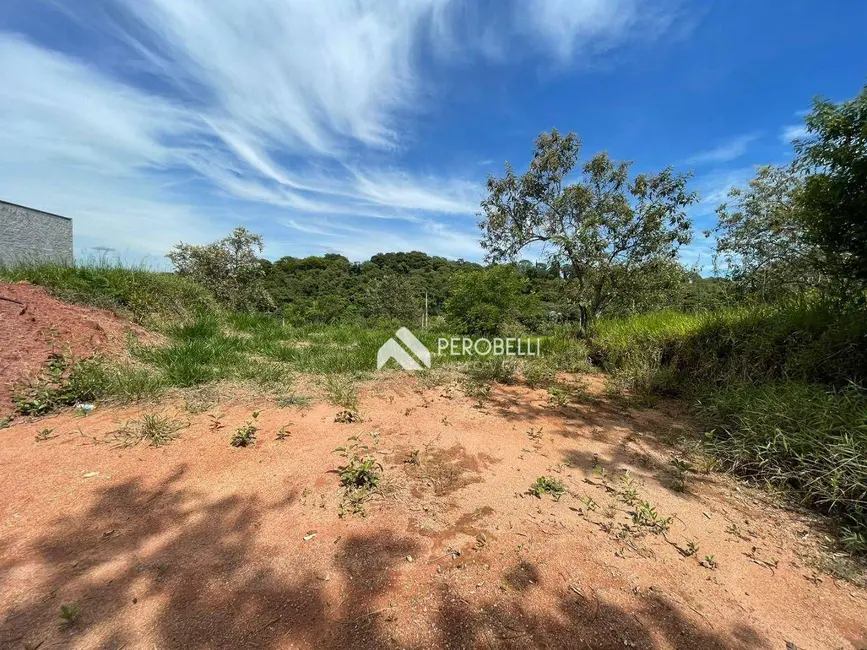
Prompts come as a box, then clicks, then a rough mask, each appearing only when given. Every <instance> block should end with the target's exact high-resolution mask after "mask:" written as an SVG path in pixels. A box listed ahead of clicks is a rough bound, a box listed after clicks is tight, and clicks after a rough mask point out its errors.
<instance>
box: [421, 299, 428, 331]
mask: <svg viewBox="0 0 867 650" xmlns="http://www.w3.org/2000/svg"><path fill="white" fill-rule="evenodd" d="M422 329H425V330H426V329H427V291H425V292H424V325H423V326H422Z"/></svg>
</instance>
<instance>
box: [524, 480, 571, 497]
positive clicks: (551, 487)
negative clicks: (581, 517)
mask: <svg viewBox="0 0 867 650" xmlns="http://www.w3.org/2000/svg"><path fill="white" fill-rule="evenodd" d="M528 492H529V494H532V495H533V496H534V497H537V498H539V499H541V498H542V495H544V494H550V495H551V496H552V497H553V498H554V501H559V500H560V497H562V496H563V495H564V494H565V493H566V487H565V486H564V485H563V481H561V480H560V479H558V478H553V477H551V476H540V477H539V478H537V479H536V480H535V482H534V483H533V485H531V486H530V489H529V490H528Z"/></svg>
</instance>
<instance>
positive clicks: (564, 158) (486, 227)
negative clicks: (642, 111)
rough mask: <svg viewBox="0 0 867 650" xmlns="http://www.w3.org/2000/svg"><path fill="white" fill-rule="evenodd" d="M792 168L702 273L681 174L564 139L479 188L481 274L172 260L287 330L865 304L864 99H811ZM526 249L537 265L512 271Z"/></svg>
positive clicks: (767, 183) (223, 253) (734, 223)
mask: <svg viewBox="0 0 867 650" xmlns="http://www.w3.org/2000/svg"><path fill="white" fill-rule="evenodd" d="M805 129H806V135H805V136H804V137H802V138H799V139H797V140H795V142H794V159H793V161H792V163H791V164H789V165H784V166H766V167H761V168H759V169H758V170H757V173H756V176H755V178H754V179H752V180H751V181H750V182H749V185H748V187H746V188H738V189H735V190H732V192H731V194H730V196H729V197H728V201H727V202H726V203H724V204H723V205H720V206H719V207H718V208H717V216H718V221H717V225H716V226H715V228H713V229H712V230H710V231H708V232H707V233H706V235H708V236H710V237H712V238H713V240H714V241H715V251H714V253H715V254H714V269H715V274H714V275H713V276H711V277H702V276H701V275H700V274H699V273H698V272H696V270H695V269H689V268H686V267H684V266H683V265H682V264H681V263H680V262H679V259H678V253H679V249H680V248H681V247H683V246H685V245H687V244H689V243H690V241H691V240H692V237H693V224H692V221H691V219H690V217H689V213H688V210H689V207H690V206H691V205H693V204H694V203H695V202H696V201H697V200H698V196H697V194H696V193H695V192H694V191H692V190H691V189H690V188H689V182H690V174H688V173H676V172H675V171H674V170H673V168H671V167H669V168H666V169H663V170H661V171H659V172H653V173H639V174H633V173H632V169H631V166H632V164H631V163H630V162H629V161H617V160H614V159H612V158H610V157H609V156H608V154H607V153H604V152H603V153H598V154H595V155H593V156H591V157H590V158H589V159H587V160H586V161H582V160H581V141H580V139H579V138H578V136H577V135H576V134H574V133H568V134H561V133H560V132H558V131H557V130H552V131H550V132H546V133H542V134H541V135H539V137H538V138H536V141H535V147H534V150H533V153H532V157H531V160H530V163H529V166H528V168H527V170H526V171H525V172H524V173H522V174H518V173H516V172H515V170H514V169H513V167H512V166H511V165H510V164H508V163H507V164H506V166H505V173H504V174H503V176H502V177H496V176H491V177H489V179H488V181H487V196H486V197H485V198H484V200H483V201H482V203H481V211H480V217H481V218H480V222H479V228H480V233H481V236H480V243H481V246H482V248H483V249H484V251H485V253H486V257H485V265H481V264H476V263H473V262H467V261H464V260H448V259H445V258H442V257H432V256H429V255H426V254H424V253H421V252H418V251H413V252H402V253H381V254H378V255H374V256H373V257H371V258H370V259H369V260H367V261H364V262H351V261H349V260H348V259H347V258H345V257H343V256H342V255H337V254H327V255H323V256H312V257H306V258H294V257H284V258H282V259H279V260H276V261H274V262H270V261H267V260H263V259H261V253H262V250H263V247H264V243H263V241H262V238H261V236H259V235H256V234H254V233H250V232H248V231H247V230H245V229H244V228H237V229H235V231H234V232H233V233H232V234H231V235H230V236H228V237H226V238H224V239H222V240H219V241H217V242H214V243H212V244H208V245H205V246H193V245H189V244H184V243H181V244H178V245H177V246H176V247H175V248H174V249H173V250H172V252H170V253H169V255H168V257H169V259H170V260H171V261H172V263H173V264H174V267H175V271H176V272H177V273H178V274H180V275H185V276H189V277H192V278H193V279H195V280H197V281H199V282H200V283H202V284H204V285H206V286H208V287H210V288H211V289H212V290H213V291H214V293H215V295H216V296H217V298H218V299H220V300H221V301H222V302H224V303H225V304H227V305H228V306H230V307H231V308H233V309H240V310H258V311H271V312H277V313H280V314H282V315H283V316H284V317H285V318H287V319H288V320H290V321H292V322H296V323H340V322H381V321H389V322H391V321H395V322H401V323H403V324H414V323H419V324H420V323H422V322H423V315H424V314H427V315H428V316H429V317H432V318H433V319H434V320H433V322H434V323H437V322H438V321H442V323H443V324H444V325H449V326H451V327H453V328H455V329H457V330H459V331H464V332H477V333H495V332H498V331H501V330H502V329H503V328H506V327H511V326H516V327H520V328H525V329H532V330H535V331H540V330H544V329H545V328H547V327H551V326H552V325H555V324H561V323H573V324H575V325H576V327H580V328H586V327H588V326H589V325H590V324H591V323H592V321H593V320H595V319H597V318H599V317H600V316H620V315H625V314H630V313H637V312H643V311H650V310H654V309H660V308H674V309H679V310H683V311H702V310H715V309H719V308H721V307H725V306H727V305H730V304H734V303H737V304H743V303H745V302H747V303H749V302H758V303H766V302H773V301H779V300H783V299H788V298H792V297H803V296H820V297H822V298H823V299H831V300H837V301H841V302H846V303H848V304H853V303H857V304H861V303H863V300H864V283H865V281H867V87H865V89H864V90H862V92H861V93H860V94H859V95H858V96H857V97H855V98H854V99H852V100H849V101H844V102H840V103H834V102H831V101H828V100H826V99H821V98H819V99H816V100H815V101H814V104H813V109H812V110H811V111H810V113H809V114H808V115H807V116H806V117H805ZM530 247H535V248H536V250H541V251H542V260H543V261H536V262H531V261H527V260H521V259H520V257H521V255H522V254H523V253H524V252H525V251H527V250H528V248H530Z"/></svg>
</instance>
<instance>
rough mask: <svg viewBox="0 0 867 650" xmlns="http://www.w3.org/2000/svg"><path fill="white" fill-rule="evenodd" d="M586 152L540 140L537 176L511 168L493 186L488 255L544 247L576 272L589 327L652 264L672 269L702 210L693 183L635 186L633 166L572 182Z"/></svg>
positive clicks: (534, 164)
mask: <svg viewBox="0 0 867 650" xmlns="http://www.w3.org/2000/svg"><path fill="white" fill-rule="evenodd" d="M580 148H581V143H580V141H579V139H578V137H577V136H576V135H575V134H574V133H570V134H568V135H565V136H563V135H561V134H560V133H559V132H558V131H557V130H556V129H555V130H552V131H551V132H550V133H542V134H541V135H539V137H538V138H537V139H536V148H535V152H534V154H533V159H532V161H531V162H530V168H529V170H528V171H527V172H526V173H524V174H523V175H517V174H516V173H515V171H514V169H513V168H512V166H511V165H510V164H508V163H507V164H506V174H505V176H504V177H503V178H495V177H493V176H491V177H489V178H488V185H487V187H488V196H487V198H485V199H484V200H483V201H482V211H483V219H482V221H481V222H480V224H479V226H480V228H481V229H482V233H483V234H482V242H481V243H482V247H483V248H484V249H485V250H486V251H487V253H488V258H489V259H490V260H492V261H503V260H513V259H515V258H516V257H517V255H518V253H519V252H520V251H521V250H523V249H524V248H525V247H527V246H528V245H531V244H534V243H541V244H543V245H544V246H546V247H547V250H548V251H549V254H550V255H551V256H552V257H553V258H554V259H556V260H558V261H560V262H563V261H565V262H567V263H568V264H569V265H570V266H571V280H572V282H573V284H574V289H573V294H574V299H575V300H576V301H577V303H578V305H579V309H580V312H581V320H582V324H585V325H586V324H587V322H588V320H589V319H590V318H592V317H594V316H596V315H598V314H599V313H601V312H602V311H603V310H604V309H605V308H606V307H607V306H608V305H609V304H610V303H611V302H612V301H613V300H615V298H617V297H620V298H621V299H622V298H623V293H624V292H625V291H628V290H629V286H630V284H632V283H633V282H634V280H635V279H636V277H637V276H638V275H640V274H646V273H647V272H649V271H651V270H653V269H654V266H653V264H652V263H653V262H654V261H658V260H674V259H675V258H676V255H677V249H678V247H679V246H681V245H684V244H687V243H689V241H690V240H691V236H692V224H691V221H690V219H689V217H688V216H687V214H686V208H687V207H688V206H689V205H690V204H692V203H694V202H695V201H696V198H697V197H696V195H695V193H693V192H690V191H688V190H687V180H688V175H685V174H675V173H674V172H673V170H672V169H671V168H667V169H664V170H663V171H661V172H659V173H656V174H638V175H637V176H635V177H633V178H632V179H630V175H629V168H630V164H631V163H629V162H617V161H614V160H612V159H611V158H609V156H608V154H606V153H600V154H597V155H595V156H593V157H592V158H591V159H590V160H588V161H587V162H586V163H585V164H584V165H583V166H582V167H581V176H580V177H578V178H576V179H575V180H574V182H569V176H570V174H571V173H572V172H573V171H574V170H575V168H576V166H577V165H578V158H579V152H580Z"/></svg>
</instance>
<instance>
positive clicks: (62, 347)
mask: <svg viewBox="0 0 867 650" xmlns="http://www.w3.org/2000/svg"><path fill="white" fill-rule="evenodd" d="M0 296H4V297H6V298H11V299H12V300H17V301H18V303H24V304H23V305H21V304H18V303H16V302H9V301H7V300H0V414H5V413H7V412H8V411H10V410H11V408H12V399H11V397H12V391H13V386H14V384H15V383H16V382H18V381H21V380H22V379H25V378H32V377H34V376H35V375H37V374H38V373H39V371H40V369H41V368H42V367H43V366H44V365H45V363H46V362H47V361H48V358H49V357H50V356H51V355H52V354H58V353H60V354H67V353H68V354H71V355H72V356H73V357H74V358H76V359H85V358H88V357H91V356H93V355H94V354H96V353H105V354H107V355H117V354H121V353H123V352H124V351H125V350H126V336H127V332H128V331H132V332H133V333H134V334H136V335H137V336H141V337H147V336H148V334H147V332H146V331H145V330H144V329H142V328H140V327H137V326H135V325H131V324H130V323H128V322H126V321H124V320H123V319H121V318H119V317H118V316H116V315H114V314H112V313H111V312H108V311H105V310H102V309H94V308H92V307H79V306H76V305H70V304H68V303H65V302H61V301H60V300H57V299H55V298H52V297H51V296H49V295H48V294H46V293H45V290H44V289H42V288H41V287H36V286H33V285H31V284H29V283H26V282H19V283H16V284H8V283H5V282H0Z"/></svg>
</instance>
